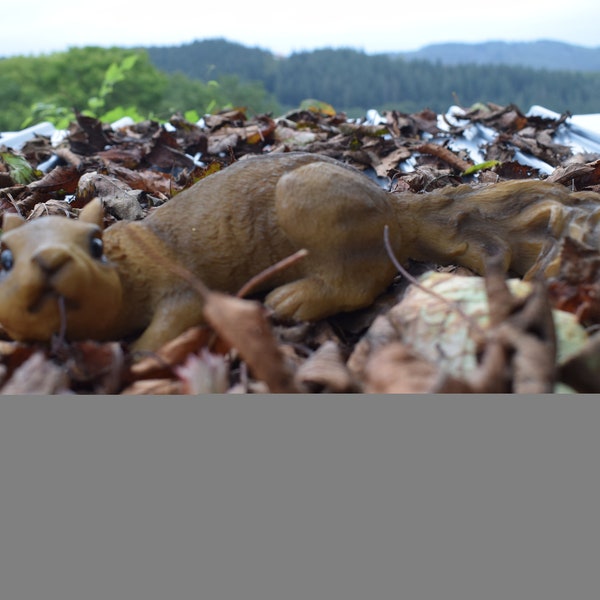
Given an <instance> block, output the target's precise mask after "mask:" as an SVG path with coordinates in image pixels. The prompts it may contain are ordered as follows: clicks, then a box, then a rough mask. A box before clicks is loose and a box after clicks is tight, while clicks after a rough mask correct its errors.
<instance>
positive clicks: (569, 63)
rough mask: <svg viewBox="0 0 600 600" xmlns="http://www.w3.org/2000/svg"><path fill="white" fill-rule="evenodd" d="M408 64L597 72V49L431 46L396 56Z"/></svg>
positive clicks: (551, 44)
mask: <svg viewBox="0 0 600 600" xmlns="http://www.w3.org/2000/svg"><path fill="white" fill-rule="evenodd" d="M391 56H398V57H402V58H405V59H407V60H427V61H430V62H438V61H439V62H440V63H441V64H444V65H460V64H478V65H487V64H495V65H511V66H519V67H531V68H534V69H549V70H553V71H556V70H567V71H600V46H599V47H597V48H587V47H584V46H575V45H572V44H567V43H564V42H556V41H552V40H539V41H536V42H502V41H490V42H481V43H461V42H451V43H450V42H449V43H443V44H431V45H428V46H424V47H423V48H420V49H419V50H415V51H414V52H397V53H393V54H391Z"/></svg>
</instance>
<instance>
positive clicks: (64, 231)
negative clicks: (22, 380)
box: [0, 200, 122, 341]
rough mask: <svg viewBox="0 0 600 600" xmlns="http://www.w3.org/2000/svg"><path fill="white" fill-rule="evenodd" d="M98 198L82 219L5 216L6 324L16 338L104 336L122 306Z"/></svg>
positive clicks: (2, 286) (0, 258) (1, 285)
mask: <svg viewBox="0 0 600 600" xmlns="http://www.w3.org/2000/svg"><path fill="white" fill-rule="evenodd" d="M102 222H103V212H102V205H101V204H100V201H99V200H94V201H92V202H90V203H89V204H87V205H86V207H85V208H84V209H83V210H82V211H81V213H80V216H79V219H77V220H74V219H67V218H64V217H57V216H48V217H41V218H38V219H34V220H33V221H29V222H25V221H24V219H22V218H21V217H19V216H18V215H16V214H5V215H4V220H3V223H2V229H3V234H2V239H1V248H0V323H1V324H2V325H3V327H4V329H5V330H6V331H7V332H8V333H9V335H10V336H11V337H13V338H14V339H16V340H23V341H48V340H50V338H51V337H52V334H54V333H58V332H59V331H61V330H64V331H65V332H66V336H67V338H68V339H73V340H75V339H86V338H99V339H102V338H103V337H105V335H106V333H107V328H110V325H111V324H112V323H113V322H114V320H115V318H116V316H117V314H118V313H119V311H120V308H121V295H122V292H121V283H120V280H119V275H118V272H117V269H116V267H115V266H114V265H112V264H111V263H110V262H109V261H108V260H107V258H106V256H105V255H104V247H103V242H102Z"/></svg>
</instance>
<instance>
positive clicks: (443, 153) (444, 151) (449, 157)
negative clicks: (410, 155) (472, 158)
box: [415, 143, 473, 173]
mask: <svg viewBox="0 0 600 600" xmlns="http://www.w3.org/2000/svg"><path fill="white" fill-rule="evenodd" d="M415 150H417V152H420V153H421V154H431V155H432V156H437V157H438V158H440V159H441V160H443V161H444V162H446V163H448V164H449V165H450V166H451V167H454V168H455V169H458V170H459V171H460V172H461V173H462V172H463V171H466V170H467V169H468V168H469V167H472V166H473V165H472V164H471V163H469V162H467V161H466V160H463V159H462V158H459V157H458V156H456V154H454V152H451V151H450V150H448V148H444V147H443V146H440V145H438V144H432V143H428V144H421V145H420V146H417V147H416V148H415Z"/></svg>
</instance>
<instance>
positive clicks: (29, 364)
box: [0, 352, 70, 395]
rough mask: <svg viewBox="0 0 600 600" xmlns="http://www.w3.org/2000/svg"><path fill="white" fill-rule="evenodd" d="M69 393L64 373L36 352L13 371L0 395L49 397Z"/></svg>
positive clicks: (40, 353) (60, 368) (67, 379)
mask: <svg viewBox="0 0 600 600" xmlns="http://www.w3.org/2000/svg"><path fill="white" fill-rule="evenodd" d="M69 391H70V390H69V378H68V376H67V373H66V371H65V370H64V369H63V368H62V367H60V366H59V365H57V364H55V363H54V362H52V361H51V360H49V359H48V358H47V357H46V355H45V354H44V353H43V352H36V353H35V354H33V355H32V356H31V357H30V358H28V359H27V360H26V361H25V362H24V363H23V364H22V365H21V366H20V367H18V368H17V369H16V370H15V372H14V373H13V375H12V377H11V378H10V379H9V380H8V381H7V382H6V383H5V384H4V386H3V387H2V389H1V390H0V394H7V395H10V394H31V395H38V394H41V395H50V394H65V393H68V392H69Z"/></svg>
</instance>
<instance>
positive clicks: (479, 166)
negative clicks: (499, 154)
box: [461, 160, 500, 175]
mask: <svg viewBox="0 0 600 600" xmlns="http://www.w3.org/2000/svg"><path fill="white" fill-rule="evenodd" d="M499 164H500V161H499V160H488V161H486V162H482V163H479V164H477V165H473V166H471V167H469V168H468V169H465V170H464V171H463V172H462V173H461V175H473V173H477V172H478V171H484V170H485V169H491V168H492V167H495V166H496V165H499Z"/></svg>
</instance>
